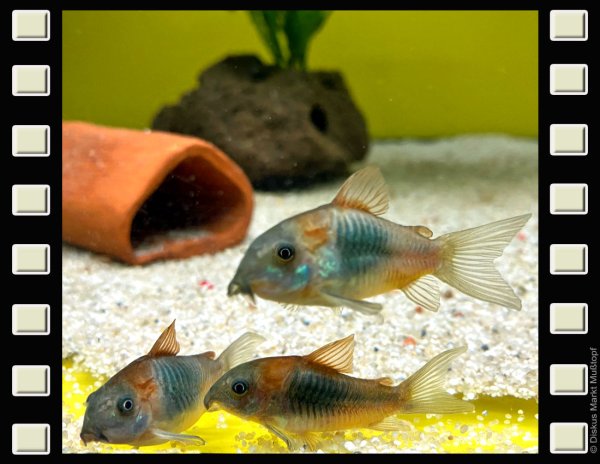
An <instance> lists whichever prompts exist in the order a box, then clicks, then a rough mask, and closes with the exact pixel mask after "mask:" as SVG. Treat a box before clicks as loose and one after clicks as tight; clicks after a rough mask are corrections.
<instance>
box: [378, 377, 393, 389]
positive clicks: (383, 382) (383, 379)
mask: <svg viewBox="0 0 600 464" xmlns="http://www.w3.org/2000/svg"><path fill="white" fill-rule="evenodd" d="M375 380H377V381H378V382H379V384H380V385H385V386H386V387H391V386H393V385H394V380H393V379H392V378H391V377H380V378H378V379H375Z"/></svg>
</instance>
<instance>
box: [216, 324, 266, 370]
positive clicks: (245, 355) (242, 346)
mask: <svg viewBox="0 0 600 464" xmlns="http://www.w3.org/2000/svg"><path fill="white" fill-rule="evenodd" d="M264 341H265V338H264V337H263V336H262V335H258V334H256V333H253V332H246V333H245V334H243V335H242V336H241V337H239V338H238V339H237V340H235V341H234V342H233V343H232V344H231V345H229V346H228V347H227V348H226V349H225V351H223V353H221V355H220V356H219V358H218V359H217V361H220V362H222V363H223V368H224V370H225V371H228V370H229V369H232V368H234V367H235V366H237V365H238V364H242V363H245V362H247V361H250V360H251V359H252V357H253V356H254V354H255V352H256V347H257V346H258V345H260V344H261V343H262V342H264Z"/></svg>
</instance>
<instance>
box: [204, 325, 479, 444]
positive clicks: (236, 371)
mask: <svg viewBox="0 0 600 464" xmlns="http://www.w3.org/2000/svg"><path fill="white" fill-rule="evenodd" d="M353 351H354V336H353V335H350V336H349V337H346V338H344V339H341V340H337V341H335V342H333V343H330V344H328V345H325V346H323V347H322V348H320V349H318V350H316V351H314V352H313V353H311V354H309V355H307V356H280V357H272V358H262V359H256V360H253V361H249V362H247V363H244V364H240V365H239V366H237V367H235V368H233V369H232V370H230V371H229V372H227V373H226V374H225V375H223V377H221V378H220V379H219V380H217V381H216V382H215V383H214V385H213V386H212V387H211V388H210V390H209V391H208V393H207V394H206V396H205V397H204V403H205V407H206V408H209V407H212V406H213V405H217V406H219V407H221V408H223V409H225V410H226V411H228V412H230V413H232V414H235V415H237V416H239V417H242V418H243V419H246V420H251V421H254V422H258V423H260V424H262V425H264V426H266V427H267V428H268V429H269V430H270V431H271V432H272V433H274V434H275V435H277V436H278V437H279V438H281V439H282V440H283V441H284V442H285V443H286V444H287V446H288V447H289V448H290V449H292V450H293V449H297V448H300V447H302V446H304V445H305V446H306V447H308V448H309V449H311V450H315V449H316V448H317V447H318V446H319V437H318V435H317V434H316V433H315V432H321V431H334V430H345V429H352V428H371V429H375V430H399V429H405V427H406V422H405V421H403V420H401V419H399V418H397V417H396V416H395V414H398V413H402V414H408V413H431V414H456V413H462V412H471V411H473V409H474V408H473V405H472V404H470V403H467V402H466V401H462V400H459V399H456V398H454V397H453V396H452V395H450V394H448V393H447V392H446V391H445V390H444V389H443V386H444V379H445V375H446V373H447V371H448V366H449V364H450V362H452V360H453V359H455V358H456V357H457V356H459V355H460V354H461V353H464V352H465V351H466V347H460V348H454V349H451V350H448V351H445V352H443V353H441V354H439V355H437V356H436V357H434V358H433V359H431V360H430V361H429V362H428V363H427V364H425V365H424V366H423V367H421V369H419V370H418V371H417V372H415V373H414V374H413V375H411V376H410V377H409V378H408V379H406V380H404V381H403V382H401V383H400V384H399V385H396V386H392V381H391V379H389V378H381V379H359V378H355V377H350V376H349V375H346V374H349V373H351V372H352V358H353Z"/></svg>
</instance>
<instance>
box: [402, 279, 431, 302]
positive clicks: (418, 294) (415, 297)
mask: <svg viewBox="0 0 600 464" xmlns="http://www.w3.org/2000/svg"><path fill="white" fill-rule="evenodd" d="M402 291H403V292H404V294H405V295H406V296H407V297H408V299H409V300H410V301H412V302H413V303H416V304H418V305H420V306H422V307H423V308H425V309H427V310H429V311H437V310H438V309H439V308H440V287H439V285H438V282H437V280H435V277H432V276H423V277H421V278H420V279H418V280H415V281H414V282H412V283H411V284H409V285H407V286H406V287H404V288H403V289H402Z"/></svg>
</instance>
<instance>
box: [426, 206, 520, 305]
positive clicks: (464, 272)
mask: <svg viewBox="0 0 600 464" xmlns="http://www.w3.org/2000/svg"><path fill="white" fill-rule="evenodd" d="M530 217H531V214H525V215H523V216H517V217H513V218H510V219H504V220H502V221H497V222H492V223H491V224H486V225H484V226H480V227H475V228H474V229H467V230H461V231H459V232H453V233H451V234H446V235H442V236H441V237H439V238H437V239H436V241H439V242H441V244H442V265H441V267H440V269H438V270H437V271H436V272H435V273H434V274H433V275H434V276H436V277H437V278H439V279H440V280H443V281H444V282H446V283H447V284H448V285H451V286H452V287H454V288H456V289H457V290H460V291H461V292H463V293H465V294H467V295H470V296H472V297H474V298H477V299H479V300H483V301H488V302H490V303H496V304H499V305H501V306H505V307H507V308H512V309H516V310H520V309H521V300H520V299H519V298H518V297H517V295H515V293H514V291H513V290H512V288H510V286H509V285H508V284H507V283H506V282H505V280H504V279H503V278H502V276H501V275H500V273H499V272H498V270H497V269H496V267H495V266H494V259H496V258H498V257H499V256H501V255H502V252H503V251H504V248H506V245H508V243H509V242H510V241H511V240H512V238H513V237H514V236H515V234H516V233H517V232H518V231H519V230H520V229H521V228H522V227H523V226H524V225H525V223H526V222H527V221H528V220H529V218H530Z"/></svg>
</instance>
